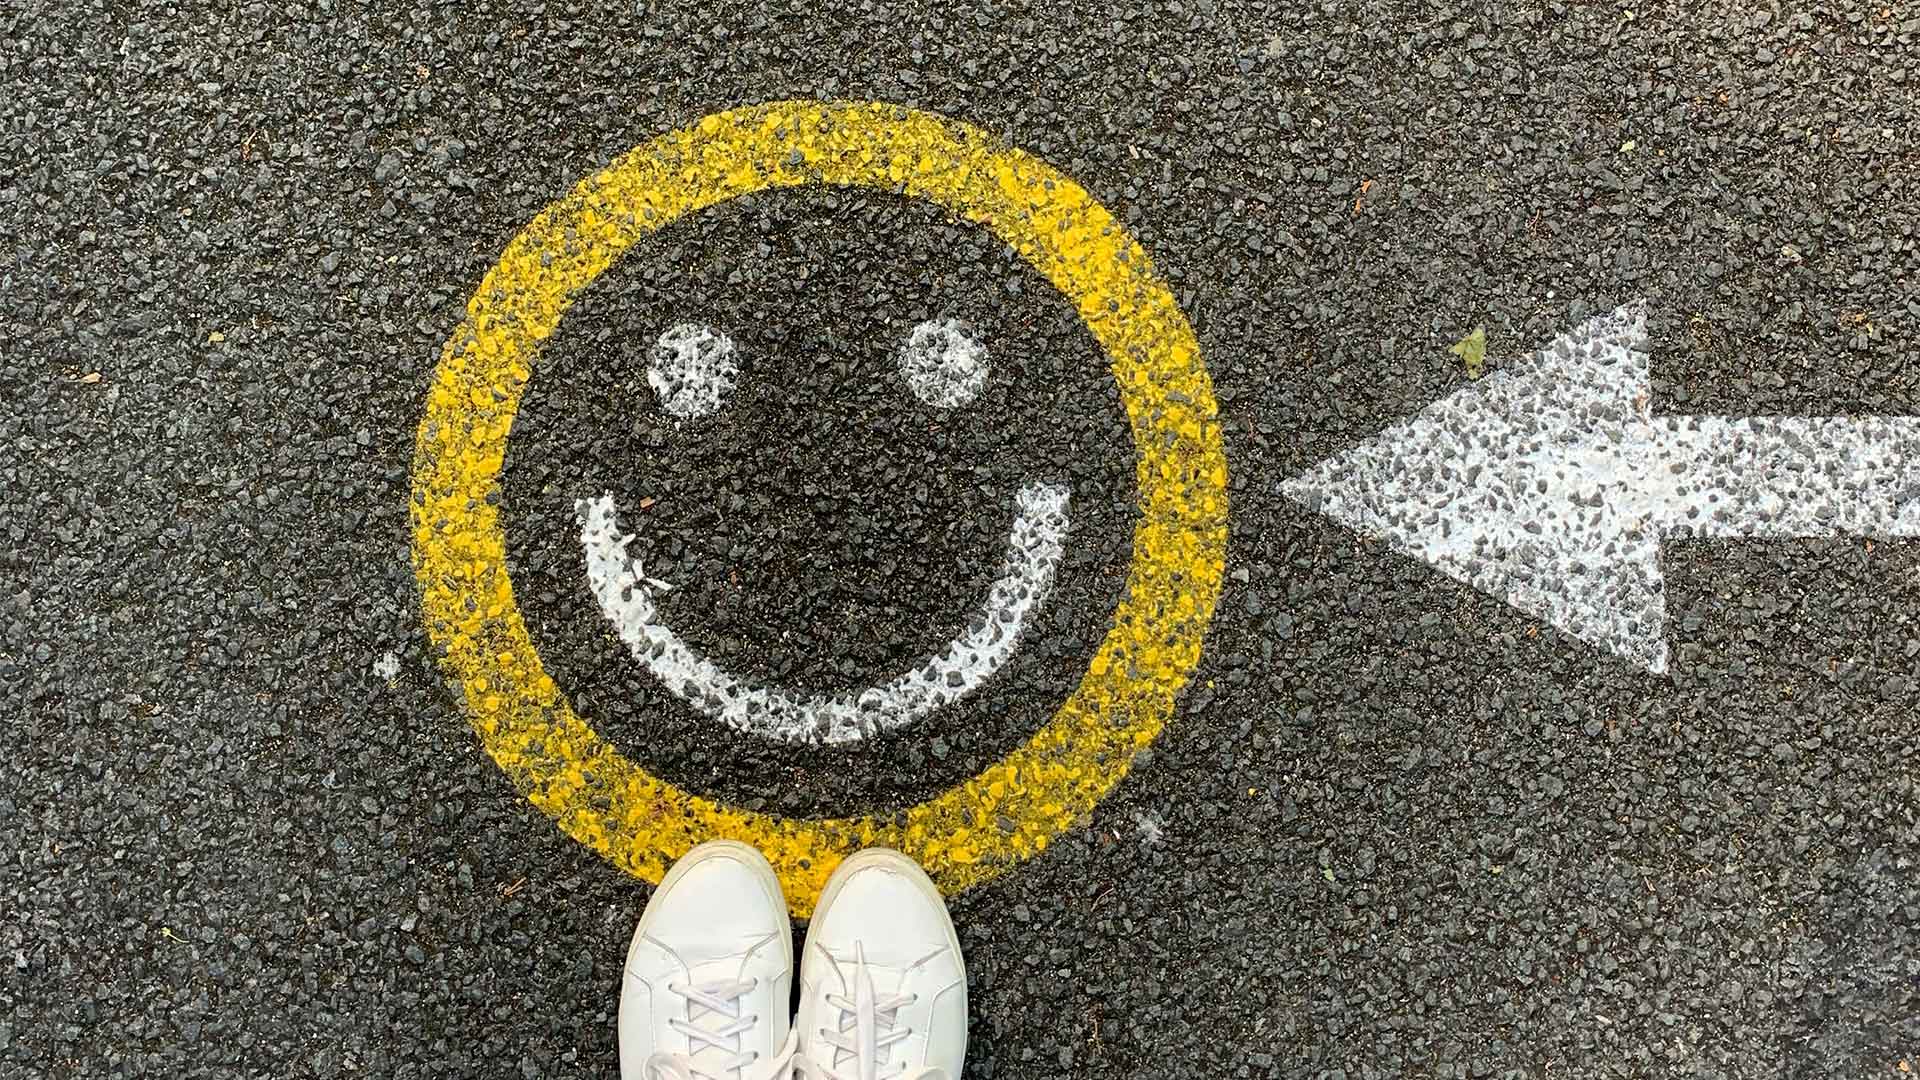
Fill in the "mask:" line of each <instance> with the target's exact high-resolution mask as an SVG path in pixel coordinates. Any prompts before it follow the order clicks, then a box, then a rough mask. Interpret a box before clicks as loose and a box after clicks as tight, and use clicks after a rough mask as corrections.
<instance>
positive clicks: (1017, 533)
mask: <svg viewBox="0 0 1920 1080" xmlns="http://www.w3.org/2000/svg"><path fill="white" fill-rule="evenodd" d="M1067 498H1068V496H1067V489H1066V488H1063V487H1056V486H1054V485H1052V484H1043V483H1037V482H1036V483H1030V484H1028V485H1026V486H1025V487H1023V488H1021V489H1020V492H1019V494H1018V495H1017V496H1016V498H1015V504H1016V505H1017V506H1018V508H1019V509H1018V513H1017V514H1016V515H1015V517H1014V519H1013V529H1012V532H1011V534H1010V535H1009V536H1008V537H1007V556H1006V560H1005V562H1004V563H1003V564H1002V567H1001V570H1000V577H999V579H998V580H996V581H995V582H994V583H993V587H992V588H991V589H989V590H988V591H987V598H986V600H985V601H984V602H983V603H982V604H981V605H980V611H979V613H978V614H977V615H976V616H975V617H974V619H973V620H972V622H971V623H970V624H969V625H968V627H967V630H966V632H964V633H962V634H961V635H959V636H958V637H955V638H954V639H953V640H952V641H950V642H948V643H947V647H946V649H945V651H943V652H941V653H939V654H937V655H934V656H931V657H928V658H927V659H926V660H925V661H923V662H921V663H920V664H918V665H916V666H914V667H913V668H910V669H909V670H907V671H905V672H902V673H901V674H900V675H898V676H896V677H894V678H893V679H892V680H891V681H889V682H886V683H884V684H882V685H879V686H872V687H868V688H866V689H864V690H855V691H848V692H845V693H840V694H833V695H825V694H808V693H804V692H796V691H792V690H786V689H783V688H781V687H777V686H758V685H755V684H753V683H749V682H747V681H745V680H743V679H741V678H739V677H738V676H735V675H733V674H732V673H730V672H727V671H725V670H723V669H721V668H720V666H719V665H717V664H715V663H714V662H713V661H711V660H709V659H707V658H706V657H704V656H701V655H700V654H699V653H698V652H696V651H694V649H693V647H692V646H690V645H688V644H687V643H686V642H685V641H683V640H682V639H681V638H680V635H678V634H676V633H674V632H673V630H672V629H671V628H669V627H667V626H666V625H665V624H663V623H661V621H660V618H659V609H658V606H657V605H656V604H655V603H654V599H653V593H654V588H655V586H657V584H658V583H657V582H654V581H652V580H651V579H649V578H648V577H647V576H646V575H645V574H644V573H643V572H642V571H641V569H640V567H639V566H638V564H637V563H636V562H635V560H634V559H632V557H630V556H629V555H628V554H627V550H626V549H627V543H628V542H629V541H630V540H632V539H633V538H632V537H631V536H622V535H621V534H620V528H619V523H618V521H617V520H615V515H614V506H613V496H611V495H603V496H601V497H600V498H597V499H582V500H580V501H579V502H577V503H575V509H576V511H577V512H578V514H579V517H580V544H581V547H582V548H584V549H585V551H586V556H587V584H588V585H589V586H591V587H592V589H593V595H594V598H595V599H596V600H598V601H599V602H600V611H601V613H602V614H604V615H605V616H606V617H607V619H608V620H609V621H610V622H612V623H613V625H614V627H615V629H617V630H618V631H619V633H620V640H622V641H624V642H626V644H627V649H628V651H629V652H631V653H632V654H633V658H634V659H635V660H637V661H639V663H640V666H641V667H644V668H646V669H647V670H648V671H650V672H652V673H653V676H654V677H655V678H657V679H659V680H660V682H661V683H662V684H663V685H665V686H666V688H667V689H668V690H671V691H672V692H673V694H674V695H675V696H676V697H678V698H680V700H682V701H684V702H686V703H687V704H688V705H691V706H693V707H694V708H696V709H698V710H700V711H701V712H702V713H703V714H705V715H707V716H709V717H712V718H713V719H715V720H718V721H720V722H721V723H723V724H727V725H729V726H731V727H734V728H737V729H739V730H741V731H745V732H748V733H750V734H754V735H761V736H764V737H766V738H770V739H778V740H781V741H785V742H825V743H850V742H855V741H857V740H860V739H864V738H866V737H867V736H869V735H874V734H877V733H879V732H882V731H890V730H892V729H894V728H897V727H900V726H902V725H904V724H910V723H912V722H913V721H915V720H918V719H920V718H921V717H923V716H926V715H927V714H928V713H931V712H933V711H934V710H935V709H940V708H944V707H946V706H948V705H951V704H953V703H954V702H956V701H959V700H960V699H961V698H964V697H966V696H967V695H968V694H971V693H973V691H974V690H976V689H978V688H979V687H980V686H981V685H982V684H984V683H985V682H986V681H987V680H988V679H991V678H993V676H994V674H995V673H996V672H998V671H999V670H1000V668H1001V666H1002V665H1004V664H1005V663H1006V662H1007V659H1008V658H1009V657H1011V656H1012V655H1013V651H1014V646H1015V645H1016V644H1017V643H1018V642H1019V640H1020V635H1021V633H1022V631H1023V630H1024V629H1025V628H1026V621H1027V613H1028V612H1029V611H1031V610H1033V609H1034V608H1036V607H1038V606H1039V605H1040V604H1041V603H1043V602H1044V601H1045V600H1046V597H1047V593H1048V592H1049V591H1051V590H1052V588H1053V575H1054V571H1055V570H1056V569H1058V568H1059V566H1060V556H1061V554H1062V552H1063V550H1064V548H1065V543H1066V537H1067Z"/></svg>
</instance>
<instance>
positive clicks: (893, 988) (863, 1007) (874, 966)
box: [794, 848, 967, 1080]
mask: <svg viewBox="0 0 1920 1080" xmlns="http://www.w3.org/2000/svg"><path fill="white" fill-rule="evenodd" d="M794 1026H795V1027H796V1029H797V1031H798V1034H799V1039H800V1056H801V1066H800V1070H799V1071H800V1072H802V1073H804V1074H805V1075H806V1076H808V1077H811V1078H813V1080H896V1078H897V1080H959V1077H960V1065H961V1062H962V1061H963V1060H965V1058H966V1056H967V968H966V964H965V963H964V962H963V961H962V960H961V958H960V939H959V938H958V937H957V936H956V935H955V934H954V932H953V920H952V919H951V918H949V917H948V915H947V905H946V902H945V901H943V900H941V899H940V890H939V889H937V888H935V887H934V884H933V882H932V881H931V880H930V879H929V878H928V877H927V874H926V871H924V870H922V869H920V867H919V865H918V864H917V863H915V862H914V861H913V860H912V859H909V858H907V857H906V856H905V855H902V854H900V853H899V852H897V851H888V850H886V849H884V848H869V849H868V850H866V851H862V852H860V853H859V854H857V855H854V856H853V857H851V858H849V859H847V861H845V862H843V863H841V864H840V866H839V868H838V869H836V870H835V871H834V872H833V876H832V877H830V878H828V879H827V887H826V889H825V890H824V891H823V892H822V893H821V894H820V903H819V904H818V905H817V906H816V907H815V908H814V912H813V925H811V926H810V927H808V928H807V947H806V951H805V953H804V954H803V955H802V956H801V959H800V1015H799V1017H798V1018H796V1019H795V1020H794Z"/></svg>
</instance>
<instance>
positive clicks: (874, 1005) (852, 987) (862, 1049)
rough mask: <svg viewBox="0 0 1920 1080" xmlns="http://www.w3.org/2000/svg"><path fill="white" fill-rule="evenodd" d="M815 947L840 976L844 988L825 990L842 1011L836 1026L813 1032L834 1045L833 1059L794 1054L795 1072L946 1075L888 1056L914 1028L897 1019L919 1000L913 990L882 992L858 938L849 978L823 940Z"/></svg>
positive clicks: (868, 1077)
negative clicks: (833, 991) (912, 1068)
mask: <svg viewBox="0 0 1920 1080" xmlns="http://www.w3.org/2000/svg"><path fill="white" fill-rule="evenodd" d="M815 948H817V949H819V950H820V955H821V956H823V957H825V958H826V961H827V963H829V964H831V965H832V966H833V972H834V975H835V976H836V977H837V978H838V979H839V980H840V989H841V991H842V992H841V993H839V994H831V993H830V994H828V995H827V1004H828V1005H829V1006H831V1007H833V1008H835V1009H838V1010H839V1011H840V1019H839V1021H838V1022H837V1023H836V1024H835V1026H834V1027H831V1028H821V1029H820V1030H819V1031H817V1032H814V1033H813V1034H815V1035H817V1036H818V1037H819V1039H820V1041H821V1042H822V1043H824V1044H825V1045H826V1046H829V1047H832V1062H831V1064H829V1063H827V1062H824V1061H819V1060H810V1059H807V1058H796V1059H795V1062H794V1071H795V1073H796V1074H797V1075H800V1076H804V1077H807V1078H810V1080H948V1078H947V1076H946V1073H945V1072H943V1071H942V1070H940V1069H936V1068H923V1069H917V1070H915V1071H914V1072H912V1073H908V1072H907V1071H906V1069H907V1067H906V1066H905V1065H904V1064H901V1065H894V1064H891V1063H890V1062H889V1061H888V1060H887V1059H889V1058H891V1057H892V1056H893V1053H892V1047H893V1046H894V1045H895V1044H896V1043H899V1042H900V1041H902V1040H904V1039H906V1038H907V1037H908V1036H910V1035H912V1034H913V1029H912V1028H910V1027H908V1026H907V1025H905V1024H903V1023H901V1021H900V1018H899V1012H900V1010H901V1009H904V1008H906V1007H907V1006H909V1005H912V1004H913V1003H914V1002H915V1001H916V1000H918V998H917V995H914V994H882V993H880V992H879V990H878V989H877V988H876V987H875V986H874V985H873V972H872V971H870V970H869V969H868V968H867V952H866V948H865V947H864V946H862V945H861V944H860V943H859V942H855V943H854V946H853V978H852V979H848V978H847V969H846V968H845V967H843V966H842V965H841V963H840V961H838V960H835V959H834V958H833V954H831V953H829V952H827V950H826V948H825V947H824V946H818V945H816V946H815ZM934 955H938V952H937V951H936V953H935V954H934ZM928 959H931V957H928ZM925 962H926V961H925V960H922V961H921V963H925ZM916 966H917V965H916Z"/></svg>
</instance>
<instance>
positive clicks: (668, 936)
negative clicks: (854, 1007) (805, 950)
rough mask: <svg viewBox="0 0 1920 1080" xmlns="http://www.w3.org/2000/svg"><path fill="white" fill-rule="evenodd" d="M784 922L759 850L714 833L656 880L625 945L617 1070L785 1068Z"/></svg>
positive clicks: (752, 1079) (780, 1073)
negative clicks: (660, 879)
mask: <svg viewBox="0 0 1920 1080" xmlns="http://www.w3.org/2000/svg"><path fill="white" fill-rule="evenodd" d="M792 986H793V929H792V924H791V923H789V922H788V921H787V901H786V897H785V896H784V895H783V894H782V893H781V891H780V879H779V878H778V877H776V876H774V873H773V867H772V866H770V865H768V863H767V860H766V858H765V857H764V856H762V855H761V854H760V853H759V852H758V851H755V850H754V849H752V848H750V847H748V846H747V845H745V844H737V843H734V842H732V841H728V840H715V841H711V842H709V843H705V844H701V845H700V846H699V847H697V848H694V849H693V850H692V851H689V852H688V853H687V854H686V856H685V857H683V858H682V859H681V860H680V861H679V862H677V863H674V864H673V869H671V870H669V871H667V876H666V878H665V879H663V880H662V881H661V882H660V887H659V888H658V889H657V890H655V891H654V894H653V899H652V901H650V902H649V903H648V904H647V909H646V911H645V912H643V913H642V914H641V916H640V925H639V927H638V928H637V929H635V930H634V932H633V944H632V945H630V946H629V947H628V948H627V967H626V975H625V977H624V978H623V979H622V980H621V989H620V1077H621V1080H772V1078H775V1077H785V1076H787V1075H788V1073H789V1071H790V1070H791V1064H792V1057H793V1052H794V1047H793V1039H792V1038H791V1033H790V1032H789V1025H788V1020H787V1009H788V1004H789V1001H790V994H791V988H792Z"/></svg>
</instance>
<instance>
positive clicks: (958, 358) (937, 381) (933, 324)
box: [900, 319, 987, 409]
mask: <svg viewBox="0 0 1920 1080" xmlns="http://www.w3.org/2000/svg"><path fill="white" fill-rule="evenodd" d="M900 375H901V376H902V377H903V378H905V379H906V380H907V386H909V387H911V388H912V390H913V396H915V397H917V398H919V399H920V400H921V401H924V402H926V403H927V404H929V405H932V406H934V407H935V408H939V409H957V408H959V407H960V406H962V405H965V404H967V403H968V402H970V401H972V400H973V399H974V398H976V397H978V396H980V391H981V390H982V389H983V388H984V387H985V386H986V385H987V346H986V343H985V342H982V341H981V340H980V339H979V338H978V337H977V336H975V334H974V332H973V328H972V327H970V326H968V325H967V324H966V323H963V322H961V321H959V320H958V319H928V320H927V321H926V322H923V323H919V324H917V325H915V326H914V328H913V330H912V332H910V333H909V334H908V335H907V340H906V343H905V344H903V345H902V346H900Z"/></svg>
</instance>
